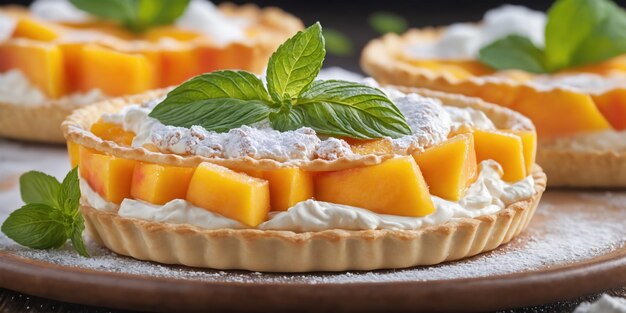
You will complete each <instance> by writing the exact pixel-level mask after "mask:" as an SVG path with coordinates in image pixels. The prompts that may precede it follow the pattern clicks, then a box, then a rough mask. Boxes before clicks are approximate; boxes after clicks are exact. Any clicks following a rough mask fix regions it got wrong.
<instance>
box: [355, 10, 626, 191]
mask: <svg viewBox="0 0 626 313" xmlns="http://www.w3.org/2000/svg"><path fill="white" fill-rule="evenodd" d="M579 2H580V3H582V2H584V1H578V0H560V1H557V2H556V4H555V5H554V8H555V9H553V10H550V11H549V13H548V16H547V19H548V20H550V21H553V22H552V23H551V24H550V23H548V26H545V25H546V16H545V15H544V14H543V13H541V12H534V11H530V10H528V9H526V8H521V7H515V6H504V7H502V8H498V9H495V10H492V11H490V12H488V13H487V14H486V15H485V19H484V20H483V21H482V23H480V24H469V23H467V24H458V25H455V26H451V27H441V28H424V29H413V30H409V31H407V32H406V33H404V34H402V35H395V34H387V35H385V36H383V37H382V38H379V39H375V40H373V41H371V42H370V43H369V44H368V45H367V46H366V48H365V49H364V51H363V54H362V58H361V64H362V67H363V69H364V70H365V71H366V72H367V73H368V74H370V75H372V76H373V77H374V78H375V79H377V80H378V81H380V82H381V83H383V84H390V85H399V86H408V87H420V88H428V89H432V90H439V91H443V92H449V93H457V94H463V95H467V96H471V97H479V98H482V99H484V100H485V101H488V102H491V103H495V104H498V105H501V106H504V107H507V108H510V109H513V110H515V111H518V112H520V113H522V114H523V115H525V116H527V117H528V118H530V119H531V120H532V121H533V123H534V124H535V126H536V127H537V134H538V136H539V138H538V143H537V144H538V150H537V156H536V157H537V160H538V163H539V164H541V165H542V167H543V168H544V170H545V171H546V173H547V174H548V176H549V177H550V184H551V185H553V186H572V187H625V186H626V172H625V170H624V169H625V168H626V139H625V138H626V133H625V131H626V128H625V127H626V115H624V114H623V112H625V111H624V108H625V107H626V101H624V100H625V99H626V98H625V97H623V95H624V94H625V93H624V89H626V72H625V70H624V69H625V67H624V64H626V63H625V62H626V54H625V53H626V51H623V52H621V53H617V54H615V52H614V51H620V50H619V49H618V50H610V53H613V54H610V53H609V52H607V51H605V52H606V53H605V52H603V51H602V49H608V48H607V47H606V46H605V47H604V48H600V47H599V45H594V46H593V47H595V48H594V49H591V46H590V45H591V44H590V43H588V42H591V41H592V40H593V38H599V36H600V35H597V36H596V37H589V38H588V39H587V40H588V41H586V42H585V44H584V45H583V44H581V47H582V48H579V49H580V50H579V51H578V52H571V53H578V54H577V55H576V56H575V57H572V60H573V59H575V58H578V61H577V62H587V63H586V64H587V65H584V66H581V65H579V64H582V63H575V62H576V61H571V64H565V63H564V62H565V61H563V60H560V59H557V57H553V56H554V55H557V53H561V55H566V54H567V53H566V52H567V51H565V49H566V48H565V46H566V45H567V43H562V42H559V41H558V40H559V39H558V38H569V36H556V35H554V34H555V33H556V32H557V31H556V30H554V29H553V28H550V27H551V26H550V25H557V24H559V25H560V23H561V22H562V19H561V20H560V18H561V17H562V16H563V15H565V13H563V10H562V9H563V8H565V7H567V6H570V5H575V4H576V3H579ZM584 3H585V5H593V6H596V5H597V6H600V9H602V10H611V9H606V8H613V6H615V4H613V3H611V2H610V1H605V0H602V1H597V2H593V1H587V2H584ZM581 5H582V4H581ZM614 10H616V11H619V12H620V13H619V14H622V13H621V12H622V10H621V9H619V8H614ZM586 12H592V10H591V9H589V10H587V11H586ZM616 14H617V13H616ZM607 16H608V15H607ZM575 20H578V18H575V19H572V21H575ZM563 23H564V22H563ZM522 25H523V26H522ZM578 26H580V25H575V26H572V27H562V29H571V28H574V27H578ZM555 27H556V26H555ZM580 27H583V26H580ZM589 27H591V26H589ZM544 30H545V32H546V34H548V35H547V36H548V37H546V38H545V42H547V44H545V48H542V45H543V42H544V38H543V37H544V35H543V32H544ZM507 35H511V36H508V37H507ZM516 36H517V37H516ZM520 36H526V37H528V38H529V39H526V38H523V37H520ZM581 36H586V35H584V33H581ZM520 38H523V39H520ZM579 39H580V38H577V39H572V42H574V41H576V40H579ZM524 40H527V41H524ZM563 40H565V39H563ZM580 40H583V39H580ZM505 41H506V42H507V43H510V42H514V41H515V44H519V45H521V44H522V43H519V42H522V41H524V43H523V44H525V45H527V46H531V45H536V46H537V47H538V48H535V47H533V49H534V50H533V51H536V55H540V54H542V53H543V54H544V55H543V56H541V57H539V58H543V59H542V60H543V61H541V62H545V63H544V64H542V65H541V64H540V65H537V66H539V67H541V66H545V67H546V69H537V68H533V67H531V66H530V65H528V64H525V65H511V64H509V63H507V64H503V62H504V61H503V60H508V61H507V62H509V61H510V60H511V59H516V57H515V56H516V55H517V54H515V53H514V52H515V51H518V52H519V51H520V50H524V49H523V48H521V47H520V48H519V49H517V50H511V51H509V52H507V55H509V57H508V58H502V59H494V57H493V56H494V54H496V53H500V52H499V51H496V52H494V50H496V49H501V48H500V46H497V45H498V44H499V43H503V42H505ZM614 42H618V41H614ZM453 43H456V45H454V44H453ZM503 45H504V44H503ZM511 46H514V45H513V44H512V45H511ZM554 47H557V48H554ZM585 47H586V48H589V49H587V50H588V51H582V49H585ZM557 49H562V50H563V51H560V52H555V51H558V50H557ZM572 49H573V48H572ZM527 50H530V48H529V49H527ZM502 51H504V50H502ZM572 51H573V50H572ZM594 51H595V52H594ZM592 52H593V53H592ZM502 54H504V52H502ZM496 55H497V54H496ZM587 55H589V57H588V58H589V59H585V60H583V59H582V58H583V57H585V56H587ZM592 55H593V57H594V58H595V59H591V57H592ZM599 55H606V57H605V58H603V59H600V58H598V57H597V56H599ZM610 56H612V57H610ZM552 59H554V60H555V61H554V62H552V63H551V62H550V61H551V60H552ZM488 62H491V63H488ZM498 62H501V63H498ZM541 62H540V61H538V62H537V63H541ZM552 64H554V65H552ZM507 66H508V67H507ZM514 66H518V67H514ZM524 66H526V67H524ZM537 72H541V73H537ZM527 140H532V139H531V138H527ZM530 157H532V156H528V158H530ZM582 167H584V168H585V169H586V170H585V171H580V170H578V169H579V168H582ZM527 168H528V164H527Z"/></svg>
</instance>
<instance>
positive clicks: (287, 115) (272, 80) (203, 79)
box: [150, 23, 411, 139]
mask: <svg viewBox="0 0 626 313" xmlns="http://www.w3.org/2000/svg"><path fill="white" fill-rule="evenodd" d="M325 55H326V49H325V43H324V37H323V36H322V27H321V26H320V24H319V23H316V24H314V25H312V26H311V27H309V28H307V29H306V30H304V31H301V32H299V33H297V34H296V35H295V36H293V37H292V38H290V39H288V40H287V41H286V42H285V43H283V44H282V45H281V46H280V47H279V48H278V50H277V51H276V52H274V54H273V55H272V56H271V58H270V61H269V64H268V68H267V89H266V87H265V86H264V85H263V82H262V81H261V80H260V79H259V78H257V77H256V76H255V75H254V74H251V73H248V72H244V71H230V70H227V71H218V72H213V73H208V74H204V75H200V76H197V77H194V78H192V79H190V80H189V81H187V82H185V83H183V84H182V85H180V86H178V87H177V88H175V89H174V90H172V91H171V92H169V93H168V95H167V97H166V98H165V100H164V101H162V102H161V103H159V104H158V105H157V106H156V107H155V108H154V109H153V110H152V112H150V117H152V118H155V119H157V120H159V121H160V122H161V123H163V124H165V125H172V126H178V127H187V128H189V127H191V126H193V125H200V126H202V127H204V128H206V129H208V130H213V131H217V132H225V131H228V130H230V129H232V128H236V127H240V126H242V125H251V124H254V123H257V122H260V121H262V120H265V119H269V121H270V124H271V126H272V128H274V129H276V130H280V131H287V130H294V129H297V128H300V127H310V128H313V129H314V130H315V131H316V132H317V133H319V134H322V135H328V136H340V137H350V138H357V139H374V138H381V137H392V138H397V137H401V136H404V135H410V134H411V128H410V127H409V126H408V124H407V123H406V120H405V118H404V115H402V113H401V112H400V110H398V108H397V107H396V106H395V105H394V104H393V102H391V100H389V99H388V98H387V96H386V95H385V94H384V93H383V92H382V91H380V90H378V89H376V88H372V87H369V86H365V85H362V84H358V83H353V82H346V81H339V80H332V81H316V80H315V78H316V77H317V75H318V74H319V71H320V69H321V67H322V63H323V62H324V57H325Z"/></svg>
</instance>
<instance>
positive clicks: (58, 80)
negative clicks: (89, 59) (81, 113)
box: [0, 39, 66, 99]
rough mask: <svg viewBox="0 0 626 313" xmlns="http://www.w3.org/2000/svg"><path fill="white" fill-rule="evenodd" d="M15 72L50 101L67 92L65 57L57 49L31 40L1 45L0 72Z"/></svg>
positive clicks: (49, 44)
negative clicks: (21, 74)
mask: <svg viewBox="0 0 626 313" xmlns="http://www.w3.org/2000/svg"><path fill="white" fill-rule="evenodd" d="M13 69H18V70H20V71H21V72H22V73H24V75H25V76H26V77H27V78H28V80H30V82H31V83H32V84H33V85H35V86H37V87H38V88H39V89H41V91H43V92H44V93H45V94H46V95H47V96H48V97H50V98H53V99H54V98H59V97H61V96H63V95H64V94H65V92H66V85H65V69H64V63H63V54H62V52H61V49H60V48H59V47H58V46H57V45H54V44H51V43H44V42H37V41H32V40H28V39H22V40H11V41H7V42H4V43H0V72H5V71H9V70H13Z"/></svg>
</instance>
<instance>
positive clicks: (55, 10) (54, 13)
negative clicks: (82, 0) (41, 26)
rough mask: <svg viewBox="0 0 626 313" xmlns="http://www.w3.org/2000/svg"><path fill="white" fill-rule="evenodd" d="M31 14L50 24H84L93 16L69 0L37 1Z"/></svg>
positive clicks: (33, 4)
mask: <svg viewBox="0 0 626 313" xmlns="http://www.w3.org/2000/svg"><path fill="white" fill-rule="evenodd" d="M30 12H31V13H32V14H33V15H34V16H35V17H37V18H39V19H42V20H46V21H50V22H68V23H84V22H88V21H89V20H90V19H91V16H90V15H89V14H87V13H86V12H84V11H81V10H79V9H77V8H76V7H75V6H74V5H72V3H70V2H69V1H68V0H35V1H34V2H33V3H31V5H30Z"/></svg>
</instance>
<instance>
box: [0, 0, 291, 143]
mask: <svg viewBox="0 0 626 313" xmlns="http://www.w3.org/2000/svg"><path fill="white" fill-rule="evenodd" d="M38 2H41V3H36V4H34V5H39V6H44V5H45V3H44V2H43V1H38ZM47 5H48V6H51V7H50V8H48V10H47V11H55V10H54V7H53V6H54V5H55V4H54V3H50V4H47ZM105 5H114V4H112V3H111V4H107V3H105ZM198 6H201V7H200V8H199V7H198ZM156 7H157V8H156V9H158V5H156ZM156 9H155V10H156ZM187 10H188V11H193V12H191V13H189V12H187V13H186V14H188V15H193V16H190V17H188V16H187V15H183V16H182V17H180V18H179V19H178V20H177V21H175V22H172V23H171V24H167V25H155V26H154V27H152V28H148V29H141V32H139V31H137V32H132V31H130V30H128V29H125V28H124V27H122V26H121V25H120V24H116V23H115V22H111V21H108V20H102V19H98V18H96V17H94V16H88V17H85V16H83V15H81V16H79V18H75V19H71V20H68V21H62V20H61V21H50V20H47V19H46V18H45V16H47V15H45V16H39V15H38V14H40V13H37V12H41V11H42V9H41V8H39V10H38V11H34V10H29V9H28V8H24V7H18V6H6V7H0V19H6V20H8V21H10V22H12V23H13V24H14V27H13V32H12V34H11V36H10V37H9V38H8V39H6V40H4V41H2V40H0V79H2V81H3V84H22V85H25V86H28V87H29V88H28V90H25V91H24V92H21V93H20V92H11V93H9V94H6V95H0V98H2V99H3V101H0V136H2V137H7V138H14V139H21V140H29V141H39V142H52V143H62V142H64V141H63V134H62V133H61V131H60V124H61V122H62V121H63V119H64V118H65V117H66V116H67V115H68V114H69V113H70V112H71V111H72V110H73V109H75V108H77V107H80V106H82V105H86V104H91V103H93V102H97V101H98V100H103V99H106V98H108V97H116V96H124V95H131V94H137V93H142V92H145V91H147V90H150V89H155V88H163V87H168V86H171V85H176V84H180V83H182V82H184V81H185V80H187V79H189V78H191V77H193V76H196V75H199V74H201V73H204V72H209V71H214V70H219V69H230V68H237V69H244V70H249V71H252V72H255V73H260V72H261V71H262V70H263V69H264V68H265V66H266V64H267V60H268V58H269V55H270V53H271V52H272V51H273V50H274V49H275V48H276V47H278V45H279V44H280V43H281V42H282V41H283V40H285V39H287V38H288V37H289V36H291V35H293V34H294V33H295V32H296V31H298V30H300V29H302V23H301V22H300V21H299V20H298V19H297V18H295V17H293V16H291V15H289V14H288V13H285V12H283V11H281V10H279V9H277V8H263V9H261V8H258V7H256V6H253V5H243V6H236V5H233V4H223V5H220V6H219V7H215V8H214V7H213V5H212V4H211V3H208V2H207V3H203V2H201V1H194V2H192V3H191V4H190V6H189V7H188V8H187ZM199 12H205V14H208V13H206V12H209V13H210V14H211V16H209V17H205V18H209V19H212V21H213V22H212V23H214V24H215V25H214V27H218V28H220V31H215V30H213V33H211V32H206V31H205V32H202V31H201V30H202V29H203V27H204V28H206V27H205V26H206V25H199V23H201V19H202V16H201V14H202V13H199ZM90 13H91V14H94V12H91V11H90ZM180 13H183V11H181V12H180ZM68 18H69V17H68ZM220 21H221V22H220ZM220 23H221V24H220ZM224 23H226V24H228V25H222V24H224ZM211 25H213V24H211ZM233 25H241V26H237V27H236V28H237V29H236V32H237V34H239V32H241V36H234V35H233V36H231V37H232V38H231V37H228V36H229V35H228V34H229V32H231V30H232V29H234V28H233V27H235V26H233ZM251 29H254V32H251V31H250V30H251ZM217 35H220V36H226V37H224V38H217V37H216V36H217ZM22 85H20V86H22ZM22 89H24V88H22ZM22 89H21V90H22ZM2 90H5V89H2ZM6 90H10V89H6ZM26 91H28V92H26ZM3 92H6V91H3Z"/></svg>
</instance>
